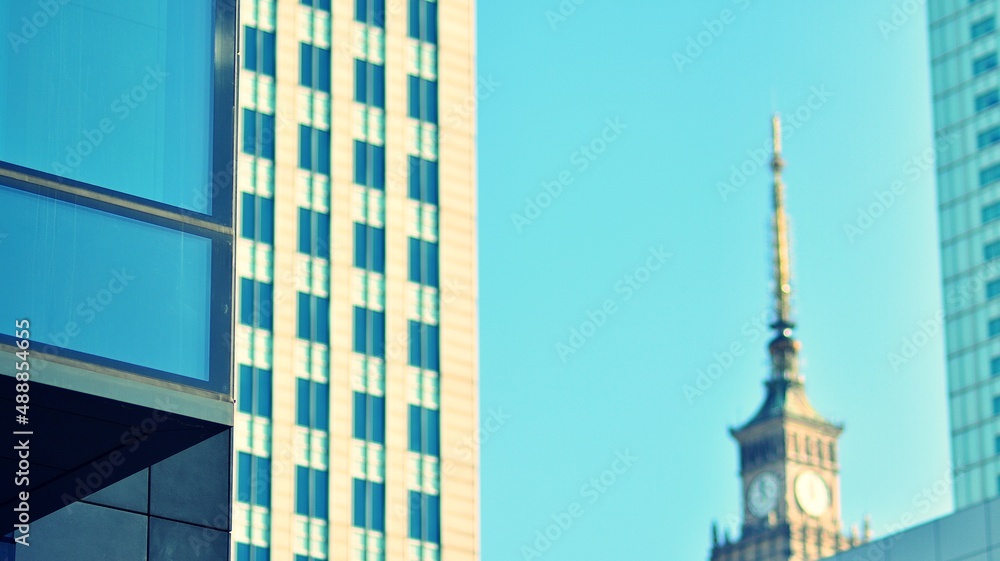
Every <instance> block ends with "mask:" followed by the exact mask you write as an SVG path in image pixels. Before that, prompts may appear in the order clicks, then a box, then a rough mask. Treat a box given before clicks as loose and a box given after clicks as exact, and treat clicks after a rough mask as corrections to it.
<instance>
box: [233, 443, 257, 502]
mask: <svg viewBox="0 0 1000 561" xmlns="http://www.w3.org/2000/svg"><path fill="white" fill-rule="evenodd" d="M250 460H251V458H250V454H247V453H245V452H240V453H239V457H238V458H237V464H236V491H237V500H239V501H242V502H245V503H249V502H250V478H251V477H252V475H253V474H252V470H253V464H252V463H251V461H250Z"/></svg>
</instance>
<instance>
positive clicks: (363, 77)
mask: <svg viewBox="0 0 1000 561" xmlns="http://www.w3.org/2000/svg"><path fill="white" fill-rule="evenodd" d="M367 67H368V64H367V63H366V62H365V61H363V60H359V59H354V101H356V102H358V103H368V73H367V72H366V69H367Z"/></svg>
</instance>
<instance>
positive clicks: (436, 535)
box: [424, 495, 441, 543]
mask: <svg viewBox="0 0 1000 561" xmlns="http://www.w3.org/2000/svg"><path fill="white" fill-rule="evenodd" d="M424 500H426V501H427V503H426V504H427V516H426V518H427V533H426V539H427V541H429V542H433V543H441V497H439V496H437V495H424Z"/></svg>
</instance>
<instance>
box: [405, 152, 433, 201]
mask: <svg viewBox="0 0 1000 561" xmlns="http://www.w3.org/2000/svg"><path fill="white" fill-rule="evenodd" d="M408 163H409V183H408V185H409V188H408V191H409V197H410V198H411V199H413V200H415V201H420V202H422V203H427V204H432V205H436V204H438V164H437V162H432V161H430V160H425V159H423V158H418V157H416V156H410V157H409V162H408Z"/></svg>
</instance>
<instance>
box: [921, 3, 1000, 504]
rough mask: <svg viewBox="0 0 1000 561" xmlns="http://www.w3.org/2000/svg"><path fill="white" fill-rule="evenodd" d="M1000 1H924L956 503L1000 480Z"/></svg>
mask: <svg viewBox="0 0 1000 561" xmlns="http://www.w3.org/2000/svg"><path fill="white" fill-rule="evenodd" d="M998 10H1000V2H997V1H996V0H981V1H977V2H965V1H963V2H958V1H952V0H947V1H946V0H931V1H930V2H928V14H929V18H928V19H929V25H930V51H931V77H932V89H933V104H934V129H935V133H936V140H937V197H938V207H939V212H940V216H939V229H940V232H939V233H940V241H941V275H942V286H943V291H944V319H945V337H946V339H945V341H946V343H945V347H946V351H947V361H948V364H947V367H948V401H949V410H950V427H951V445H952V446H951V447H952V466H953V467H954V470H955V482H954V496H955V506H956V508H963V507H965V506H968V505H971V504H974V503H977V502H979V501H982V500H984V499H986V498H989V497H994V496H996V495H997V492H998V490H1000V486H998V478H1000V378H997V376H998V375H1000V339H998V338H997V335H1000V299H998V296H1000V262H997V260H996V259H997V257H998V256H1000V221H998V220H997V219H998V218H1000V183H998V180H1000V148H998V142H1000V80H998V79H1000V72H998V71H997V66H998V59H997V57H998V56H1000V55H998V42H997V33H996V31H995V28H996V17H997V12H998Z"/></svg>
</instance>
